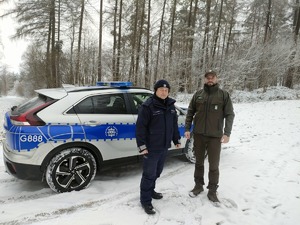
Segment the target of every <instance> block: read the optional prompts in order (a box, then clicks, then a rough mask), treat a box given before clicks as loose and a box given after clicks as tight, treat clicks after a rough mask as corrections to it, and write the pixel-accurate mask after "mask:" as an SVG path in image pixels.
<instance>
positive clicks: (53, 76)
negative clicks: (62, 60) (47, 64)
mask: <svg viewBox="0 0 300 225" xmlns="http://www.w3.org/2000/svg"><path fill="white" fill-rule="evenodd" d="M55 22H56V21H55V0H52V1H51V83H50V87H56V50H55Z"/></svg>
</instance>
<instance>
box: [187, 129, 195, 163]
mask: <svg viewBox="0 0 300 225" xmlns="http://www.w3.org/2000/svg"><path fill="white" fill-rule="evenodd" d="M185 156H186V158H187V160H188V161H190V162H191V163H196V157H195V154H194V138H193V135H192V134H191V138H190V139H188V140H187V141H186V144H185Z"/></svg>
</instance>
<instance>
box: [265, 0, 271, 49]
mask: <svg viewBox="0 0 300 225" xmlns="http://www.w3.org/2000/svg"><path fill="white" fill-rule="evenodd" d="M271 6H272V0H268V11H267V19H266V25H265V35H264V44H265V43H266V42H267V41H268V40H269V38H270V19H271Z"/></svg>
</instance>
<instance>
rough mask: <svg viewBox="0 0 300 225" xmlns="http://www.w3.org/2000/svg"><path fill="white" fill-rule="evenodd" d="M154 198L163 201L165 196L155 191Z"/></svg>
mask: <svg viewBox="0 0 300 225" xmlns="http://www.w3.org/2000/svg"><path fill="white" fill-rule="evenodd" d="M152 198H153V199H162V198H163V195H162V193H159V192H156V191H153V193H152Z"/></svg>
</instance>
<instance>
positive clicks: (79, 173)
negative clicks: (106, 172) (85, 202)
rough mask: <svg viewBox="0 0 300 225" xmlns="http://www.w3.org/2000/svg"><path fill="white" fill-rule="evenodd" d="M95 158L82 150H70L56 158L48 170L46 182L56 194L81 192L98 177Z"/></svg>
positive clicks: (62, 152)
mask: <svg viewBox="0 0 300 225" xmlns="http://www.w3.org/2000/svg"><path fill="white" fill-rule="evenodd" d="M96 170H97V164H96V161H95V158H94V156H93V155H92V154H91V153H90V152H89V151H87V150H86V149H82V148H69V149H65V150H63V151H61V152H59V153H58V154H57V155H56V156H54V157H53V158H52V159H51V161H50V163H49V165H48V167H47V170H46V181H47V183H48V185H49V187H50V188H51V189H52V190H53V191H55V192H59V193H61V192H70V191H80V190H82V189H84V188H86V187H88V186H89V184H90V182H91V181H92V180H93V179H94V177H95V175H96Z"/></svg>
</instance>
